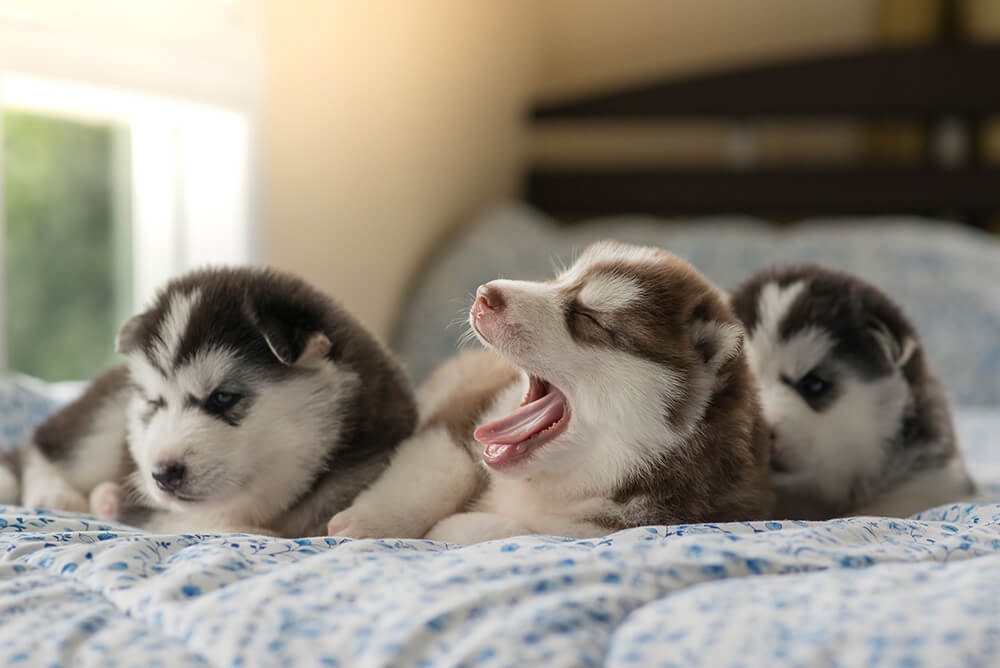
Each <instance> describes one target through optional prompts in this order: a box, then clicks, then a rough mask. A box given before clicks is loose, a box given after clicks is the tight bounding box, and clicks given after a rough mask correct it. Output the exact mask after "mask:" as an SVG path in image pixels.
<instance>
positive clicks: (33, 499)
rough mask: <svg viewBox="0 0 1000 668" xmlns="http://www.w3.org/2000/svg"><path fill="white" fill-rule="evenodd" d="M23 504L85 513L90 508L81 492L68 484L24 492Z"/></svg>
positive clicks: (31, 506)
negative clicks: (33, 491) (40, 490)
mask: <svg viewBox="0 0 1000 668" xmlns="http://www.w3.org/2000/svg"><path fill="white" fill-rule="evenodd" d="M24 505H25V506H26V507H28V508H45V509H48V510H69V511H71V512H74V513H85V512H87V511H89V510H90V504H89V503H87V499H86V498H84V496H83V494H81V493H80V492H78V491H77V490H75V489H73V488H72V487H69V486H68V485H60V484H57V485H53V486H51V487H50V488H48V489H46V490H44V491H42V492H37V493H25V495H24Z"/></svg>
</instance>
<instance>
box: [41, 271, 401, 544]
mask: <svg viewBox="0 0 1000 668" xmlns="http://www.w3.org/2000/svg"><path fill="white" fill-rule="evenodd" d="M117 348H118V351H119V352H120V353H121V354H123V355H124V356H125V358H126V360H127V364H126V365H125V366H122V367H119V368H116V369H112V370H111V371H108V372H107V373H105V374H104V375H102V376H101V377H99V378H97V379H96V380H94V381H93V382H92V383H91V385H90V387H89V388H88V389H87V391H86V392H85V393H84V394H83V396H81V397H80V398H79V399H78V400H77V401H75V402H73V403H71V404H69V405H68V406H66V407H65V408H63V409H62V410H61V411H59V412H58V413H56V414H55V415H54V416H52V418H50V419H49V420H48V421H47V422H45V423H43V424H42V425H41V426H40V427H38V429H37V430H36V431H35V434H34V437H33V439H32V442H31V443H30V444H29V445H28V446H27V448H26V450H25V451H24V452H23V453H22V454H23V457H22V459H23V470H22V479H23V480H22V482H23V488H24V489H23V502H24V504H25V505H28V506H34V507H46V508H61V509H66V510H77V511H87V510H90V511H92V512H95V513H96V514H98V515H99V516H101V517H104V518H105V519H121V520H122V521H125V522H128V523H131V524H137V525H139V526H142V527H145V528H147V529H150V530H154V531H196V530H212V531H222V530H247V531H258V532H264V533H273V534H277V535H281V536H305V535H317V534H321V533H323V532H324V531H325V524H326V521H327V520H328V519H329V517H330V515H331V514H332V513H335V512H337V511H338V510H340V509H342V508H344V507H346V506H347V505H348V504H349V503H350V502H351V500H352V499H353V498H354V497H355V496H356V494H357V493H358V492H359V491H360V490H361V489H363V488H364V487H365V486H366V485H367V484H369V483H370V482H372V481H373V480H374V479H375V478H376V477H377V476H378V475H379V474H380V473H381V472H382V470H383V469H384V468H385V467H386V465H387V464H388V461H389V458H390V456H391V454H392V452H393V450H394V448H395V446H396V445H397V444H398V443H399V442H400V441H401V440H403V439H404V438H406V437H407V436H409V435H410V434H411V433H412V431H413V428H414V426H415V424H416V405H415V401H414V399H413V396H412V393H411V391H410V389H409V386H408V383H407V381H406V380H405V378H404V376H403V374H402V372H401V369H400V368H399V366H398V365H397V364H396V362H395V361H394V360H393V359H392V358H391V356H390V355H389V353H388V352H387V351H386V350H385V349H384V348H383V347H382V346H381V345H380V344H379V343H378V342H377V341H376V340H375V339H374V337H373V336H371V334H369V333H368V332H367V331H366V330H365V329H364V328H363V327H362V326H361V325H360V323H358V322H357V321H356V320H355V319H354V318H353V317H352V316H350V315H349V314H348V313H347V312H345V311H344V310H343V309H342V308H341V307H340V306H338V305H337V304H336V303H334V302H333V301H332V300H331V299H329V298H328V297H326V296H325V295H323V294H322V293H320V292H318V291H317V290H315V289H313V288H312V287H311V286H309V285H307V284H306V283H304V282H303V281H301V280H300V279H298V278H296V277H294V276H291V275H289V274H284V273H281V272H277V271H273V270H269V269H256V268H232V269H207V270H201V271H195V272H192V273H189V274H186V275H184V276H182V277H180V278H178V279H176V280H174V281H172V282H171V283H169V284H168V285H167V286H166V287H165V288H164V289H163V290H162V291H161V292H160V294H159V295H158V296H157V298H156V299H155V300H154V302H153V304H152V305H151V307H150V308H149V309H148V310H146V311H145V312H143V313H141V314H139V315H137V316H135V317H134V318H132V319H131V320H129V321H128V322H126V323H125V324H124V325H123V326H122V328H121V330H120V332H119V335H118V340H117Z"/></svg>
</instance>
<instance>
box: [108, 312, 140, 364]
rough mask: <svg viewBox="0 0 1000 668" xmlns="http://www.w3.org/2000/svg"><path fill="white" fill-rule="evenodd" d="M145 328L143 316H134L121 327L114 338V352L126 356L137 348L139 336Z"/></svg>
mask: <svg viewBox="0 0 1000 668" xmlns="http://www.w3.org/2000/svg"><path fill="white" fill-rule="evenodd" d="M145 326H146V320H145V317H144V314H142V313H140V314H139V315H134V316H132V317H131V318H129V319H128V320H126V321H125V323H124V324H123V325H122V326H121V328H120V329H119V330H118V335H117V336H116V337H115V352H117V353H118V354H119V355H128V354H129V353H130V352H132V351H133V350H135V349H136V348H138V347H139V340H140V338H141V334H142V332H143V330H144V329H145Z"/></svg>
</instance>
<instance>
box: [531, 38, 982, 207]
mask: <svg viewBox="0 0 1000 668" xmlns="http://www.w3.org/2000/svg"><path fill="white" fill-rule="evenodd" d="M991 116H997V117H1000V46H994V45H978V46H977V45H963V44H955V43H940V44H933V45H929V46H919V47H906V48H879V49H873V50H870V51H866V52H862V53H853V54H848V55H837V56H833V57H820V58H812V59H806V60H798V61H794V62H785V63H777V64H770V65H766V66H761V67H754V68H747V69H742V70H739V71H731V72H721V73H716V74H710V75H706V76H699V77H695V78H688V79H684V80H677V79H674V80H671V81H666V82H653V83H649V84H646V85H642V86H638V87H633V88H629V89H625V90H618V91H613V92H609V93H605V94H599V95H592V96H588V97H586V98H583V99H576V100H571V101H568V102H564V103H560V104H551V105H543V106H540V107H537V108H535V109H533V110H532V111H531V114H530V122H531V123H532V124H534V125H535V126H536V127H542V128H544V127H545V126H546V125H551V124H554V123H563V124H564V123H567V122H575V121H585V122H587V123H588V124H592V123H594V122H602V121H612V122H618V123H620V122H621V121H623V120H625V121H629V122H636V123H643V122H648V121H664V120H671V119H672V120H679V119H685V118H699V119H705V118H710V119H716V120H722V121H730V122H733V123H741V124H745V123H747V122H748V121H749V122H753V121H755V120H758V119H810V118H829V117H836V118H847V119H852V120H858V121H861V122H867V121H883V120H896V119H907V120H917V121H919V122H921V123H922V124H924V127H926V128H927V131H928V132H929V133H933V132H935V131H937V128H938V127H939V126H940V125H941V124H942V123H944V122H945V121H947V124H948V128H949V129H950V130H951V131H954V130H955V127H956V124H958V127H960V128H961V131H962V132H964V133H965V136H966V138H967V139H968V141H967V142H966V145H967V150H966V151H965V152H964V155H963V157H962V160H961V161H960V162H959V163H958V164H945V162H944V161H942V160H941V159H940V158H939V156H938V155H935V153H934V152H933V151H930V150H928V151H927V152H926V155H924V156H923V157H922V158H921V159H920V160H919V161H917V162H914V163H911V164H892V165H890V164H872V163H862V164H851V165H849V166H846V165H840V166H815V165H813V166H810V165H802V166H798V165H781V166H759V167H749V168H739V169H736V168H733V167H725V166H722V167H718V168H716V167H696V168H695V167H692V168H684V167H665V166H648V165H644V166H639V167H636V166H632V167H622V168H617V167H616V168H609V167H606V166H586V165H575V164H574V165H573V166H543V165H533V166H529V168H528V171H527V173H526V177H525V184H524V192H525V196H526V198H527V200H528V201H529V202H530V203H532V204H534V205H535V206H537V207H538V208H540V209H542V210H544V211H546V212H549V213H551V214H553V215H555V216H557V217H560V216H561V217H579V216H591V215H598V214H608V213H625V212H629V213H650V214H657V215H689V214H718V213H746V214H753V215H760V216H770V217H779V218H780V217H799V216H805V215H825V214H830V215H840V214H844V215H852V214H918V215H929V216H947V217H952V218H959V219H962V220H965V221H966V222H969V223H972V224H976V225H983V224H985V223H986V221H988V220H990V219H991V217H993V216H997V215H1000V165H998V164H988V163H986V162H984V160H983V159H982V156H981V155H980V152H979V147H980V146H981V144H982V142H981V141H980V140H979V134H980V132H979V130H980V128H981V127H982V124H983V121H984V119H988V118H990V117H991Z"/></svg>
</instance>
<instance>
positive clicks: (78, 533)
mask: <svg viewBox="0 0 1000 668" xmlns="http://www.w3.org/2000/svg"><path fill="white" fill-rule="evenodd" d="M958 422H959V426H960V430H961V431H962V435H963V438H964V440H965V443H966V450H967V452H968V455H969V459H970V463H971V464H972V468H973V470H974V471H976V473H977V475H979V476H980V478H981V479H983V480H986V481H987V482H988V481H991V480H992V481H1000V466H998V464H1000V457H998V456H997V455H996V453H997V452H998V451H1000V414H998V413H997V412H995V411H973V412H963V413H961V414H960V415H959V420H958ZM986 488H987V491H988V492H991V493H997V492H1000V489H998V488H997V487H996V486H995V485H994V486H990V485H986ZM998 661H1000V504H998V505H994V504H980V505H955V506H950V507H943V508H937V509H933V510H930V511H927V512H925V513H922V514H921V515H918V516H916V517H915V518H912V519H908V520H893V519H885V518H852V519H845V520H836V521H831V522H818V523H804V522H763V523H747V524H720V525H690V526H675V527H644V528H639V529H632V530H629V531H623V532H620V533H617V534H613V535H611V536H608V537H606V538H603V539H597V540H583V541H581V540H565V539H559V538H552V537H542V536H533V537H524V538H517V539H512V540H505V541H495V542H492V543H486V544H482V545H475V546H468V547H459V546H449V545H444V544H439V543H432V542H429V541H412V540H411V541H349V540H337V539H328V538H307V539H301V540H279V539H271V538H264V537H259V536H248V535H170V536H153V535H147V534H143V533H140V532H138V531H135V530H132V529H129V528H126V527H122V526H115V525H110V524H106V523H100V522H96V521H94V520H92V519H90V518H87V517H84V516H78V515H68V514H64V515H57V514H50V513H39V512H29V511H27V510H25V509H22V508H17V507H7V508H0V665H3V666H20V665H23V666H59V665H85V666H285V665H288V666H431V665H433V666H438V665H466V666H546V667H547V668H548V667H552V666H591V665H593V666H596V665H612V666H648V665H662V666H712V667H717V666H785V665H787V666H804V665H821V666H829V665H845V666H849V665H866V666H867V665H871V666H893V667H900V668H902V667H918V666H957V665H963V666H988V665H997V663H998Z"/></svg>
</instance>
